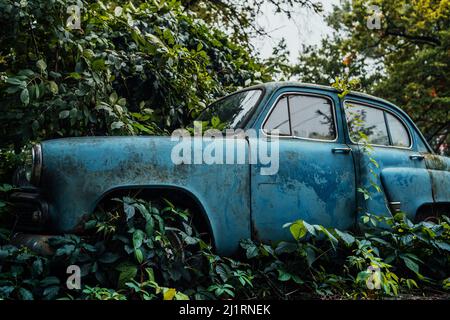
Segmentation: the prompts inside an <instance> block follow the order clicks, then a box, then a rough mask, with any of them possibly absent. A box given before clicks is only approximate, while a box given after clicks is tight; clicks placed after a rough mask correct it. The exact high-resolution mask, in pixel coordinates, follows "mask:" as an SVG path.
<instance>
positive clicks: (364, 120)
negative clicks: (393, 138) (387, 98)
mask: <svg viewBox="0 0 450 320" xmlns="http://www.w3.org/2000/svg"><path fill="white" fill-rule="evenodd" d="M345 116H346V118H347V123H348V128H349V131H350V138H351V139H352V141H353V142H363V141H364V139H365V137H367V142H368V143H371V144H377V145H385V146H388V145H389V137H388V133H387V127H386V122H385V121H384V114H383V110H380V109H375V108H371V107H368V106H365V105H360V104H357V103H353V102H351V103H350V102H346V103H345Z"/></svg>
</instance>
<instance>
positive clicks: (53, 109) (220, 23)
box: [0, 0, 450, 300]
mask: <svg viewBox="0 0 450 320" xmlns="http://www.w3.org/2000/svg"><path fill="white" fill-rule="evenodd" d="M269 2H270V3H271V5H272V6H273V7H274V8H275V10H277V12H278V13H279V14H285V15H286V16H287V17H289V16H290V12H291V10H292V8H294V7H295V6H298V5H302V6H307V7H310V8H312V9H314V10H315V11H320V10H321V6H320V4H319V3H318V2H316V1H309V0H271V1H269ZM264 3H265V1H264V0H252V1H246V2H241V1H234V0H221V1H214V2H213V3H209V1H206V0H205V1H202V0H198V1H196V0H180V1H177V0H171V1H156V0H155V1H108V0H105V1H101V2H91V1H75V0H33V1H31V0H30V1H26V0H21V1H13V0H0V124H1V126H0V135H1V137H2V139H1V140H0V181H1V182H10V181H11V176H12V172H13V170H14V169H15V168H16V167H17V165H18V164H19V163H20V162H21V161H23V159H22V153H21V151H22V150H23V148H25V147H27V146H28V145H29V144H30V143H32V142H35V141H39V140H41V139H49V138H57V137H67V136H86V135H122V134H165V133H167V132H169V131H170V130H171V129H173V128H178V127H180V126H184V125H186V124H187V123H188V122H190V121H191V120H192V119H193V118H194V117H195V116H196V114H197V113H198V112H199V111H200V110H201V109H203V108H204V107H205V105H206V104H207V103H209V102H211V101H212V100H214V99H215V98H217V97H219V96H222V95H224V94H225V93H228V92H231V91H233V90H235V89H237V88H239V87H242V86H247V85H250V84H252V83H258V82H262V81H268V80H270V79H271V78H272V76H274V77H284V78H285V79H286V78H288V77H290V76H294V77H299V78H301V79H302V80H303V81H308V82H317V83H321V84H329V83H330V82H332V81H334V79H336V77H340V76H342V75H346V77H345V80H348V79H351V81H349V82H348V83H350V84H354V83H357V82H358V83H359V85H360V88H361V89H362V90H365V91H369V92H370V93H375V94H378V95H380V96H382V97H386V98H387V99H388V100H391V101H393V102H395V103H397V104H399V105H400V106H401V107H402V108H404V109H405V110H406V111H407V112H408V113H409V114H410V115H411V116H412V117H413V118H414V120H416V121H417V122H418V124H419V125H420V126H421V128H422V129H423V130H424V132H425V133H426V134H427V136H428V138H429V140H430V141H431V142H432V143H433V145H434V147H435V148H436V149H438V148H440V147H441V148H442V146H444V145H445V141H448V139H449V110H450V108H449V100H448V99H449V92H448V90H449V89H448V88H447V83H448V76H449V72H448V71H449V70H448V61H449V59H448V58H449V56H448V54H449V52H450V51H449V48H448V26H449V23H448V22H449V21H448V19H449V2H448V1H431V2H430V1H420V0H417V1H413V2H411V3H410V2H407V1H397V2H392V1H383V0H377V1H374V4H377V5H379V6H380V7H381V9H382V12H383V20H382V21H383V24H382V29H379V30H377V31H373V32H367V29H365V28H364V26H365V22H366V20H365V19H366V17H367V15H369V14H370V13H369V11H368V9H367V7H366V6H365V5H364V3H363V1H357V0H354V1H352V2H351V3H350V2H349V1H343V2H342V5H341V6H339V7H336V8H335V11H334V13H333V14H332V15H331V16H330V17H329V24H330V26H331V27H333V28H334V30H335V31H336V33H335V34H334V35H332V36H329V37H327V38H326V39H325V40H324V41H323V43H322V46H320V47H305V49H304V54H303V55H302V56H301V58H300V62H299V63H298V65H296V66H290V65H289V62H288V56H287V52H286V43H285V42H284V41H281V42H280V43H279V45H278V46H277V47H276V48H275V49H274V54H273V56H272V57H271V58H269V59H268V60H266V61H261V60H260V59H259V58H258V57H255V56H253V55H252V54H250V53H249V52H252V51H251V50H250V48H251V46H250V43H249V39H250V38H251V37H252V36H253V35H254V34H263V33H264V30H262V29H260V28H259V27H258V26H257V25H256V23H255V17H256V15H257V14H260V12H261V10H262V6H263V5H264ZM72 5H78V7H79V8H80V20H79V21H78V20H77V16H76V14H75V15H73V16H71V15H70V14H69V12H70V10H69V11H68V8H69V7H70V6H72ZM207 5H210V6H209V7H208V6H207ZM405 17H408V18H407V19H406V18H405ZM74 19H75V20H74ZM77 21H78V22H79V23H80V25H79V28H78V27H75V28H73V25H72V23H75V22H77ZM75 24H76V23H75ZM71 26H72V27H71ZM342 60H343V62H342ZM356 80H358V81H356ZM348 83H347V82H346V81H341V80H339V79H338V81H336V82H335V86H336V87H337V88H339V89H342V90H343V91H344V94H345V92H347V89H348ZM447 143H448V142H447ZM13 191H14V187H13V186H11V185H10V184H1V185H0V218H1V217H3V216H6V215H9V214H10V210H9V206H8V194H10V193H11V192H13ZM363 191H364V192H369V191H367V190H363ZM360 192H361V191H360ZM115 201H116V204H117V205H116V206H115V207H113V208H110V209H108V210H104V211H98V212H96V214H95V215H94V216H92V217H91V220H90V221H87V222H86V225H85V229H86V230H87V231H88V232H87V234H85V235H83V236H79V235H64V236H59V237H56V238H54V239H52V240H51V241H50V247H51V250H52V252H53V254H52V255H43V254H40V253H38V252H32V251H30V250H29V249H26V248H18V247H16V246H14V245H12V244H11V239H10V238H11V234H12V231H13V230H9V229H1V231H0V298H1V299H55V298H60V299H168V300H170V299H188V298H189V299H228V298H248V299H249V298H274V297H276V298H279V299H294V298H311V297H317V298H328V297H334V298H336V297H337V298H378V297H390V296H398V295H403V294H410V293H413V294H416V295H424V296H429V295H433V294H435V293H445V292H447V290H448V289H449V288H450V280H449V276H450V275H449V274H448V270H450V266H449V258H450V255H449V252H450V226H449V223H450V221H449V220H448V218H446V217H442V219H441V221H439V222H438V223H436V224H433V223H427V222H421V223H418V224H413V223H412V222H411V221H409V220H408V219H407V218H406V217H405V216H403V215H402V214H398V215H396V216H395V217H390V218H380V217H376V216H373V215H370V214H367V215H365V216H364V217H363V221H362V223H364V224H365V225H366V229H365V230H364V231H363V232H359V233H356V232H355V233H350V232H343V231H340V230H336V229H326V228H324V227H322V226H318V225H309V224H308V223H307V222H305V221H296V222H293V223H291V224H288V225H286V226H284V227H285V228H289V230H290V232H291V234H292V236H293V241H292V243H286V242H282V243H279V244H276V245H274V246H268V245H265V244H261V243H257V242H254V241H251V240H243V241H242V242H241V252H240V254H239V255H237V256H235V257H232V258H230V257H221V256H218V255H216V254H215V253H214V251H213V250H212V248H211V244H210V243H209V241H208V237H206V236H205V235H203V234H199V231H198V230H196V228H195V225H193V224H192V218H193V215H194V216H195V212H194V213H193V212H189V211H187V210H184V208H183V206H181V207H180V206H178V205H177V206H175V205H173V204H172V203H170V202H169V201H161V200H159V201H149V200H148V199H145V200H141V199H134V198H121V199H115ZM380 225H384V226H387V228H380ZM281 227H282V226H280V228H281ZM69 265H78V266H80V268H81V275H82V278H81V279H82V281H81V284H82V288H81V289H80V290H70V289H68V288H67V286H66V279H67V277H68V274H67V272H66V271H67V267H68V266H69ZM368 267H370V268H369V269H368ZM378 284H379V285H380V287H379V289H376V290H372V289H373V288H372V289H371V288H369V287H371V286H375V287H378Z"/></svg>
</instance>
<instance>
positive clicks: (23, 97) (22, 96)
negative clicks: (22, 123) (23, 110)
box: [20, 88, 30, 105]
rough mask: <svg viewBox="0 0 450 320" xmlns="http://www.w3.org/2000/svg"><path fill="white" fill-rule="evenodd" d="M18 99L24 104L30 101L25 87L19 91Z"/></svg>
mask: <svg viewBox="0 0 450 320" xmlns="http://www.w3.org/2000/svg"><path fill="white" fill-rule="evenodd" d="M20 101H22V103H23V104H24V105H28V104H29V103H30V93H29V92H28V89H27V88H25V89H23V90H22V92H21V93H20Z"/></svg>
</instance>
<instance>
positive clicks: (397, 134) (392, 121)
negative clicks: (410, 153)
mask: <svg viewBox="0 0 450 320" xmlns="http://www.w3.org/2000/svg"><path fill="white" fill-rule="evenodd" d="M386 120H387V123H388V126H389V133H390V134H391V140H392V145H394V146H397V147H409V146H410V145H411V140H410V139H409V134H408V130H407V129H406V128H405V126H404V125H403V123H402V122H401V121H400V120H399V119H397V118H396V117H395V116H393V115H391V114H390V113H387V112H386Z"/></svg>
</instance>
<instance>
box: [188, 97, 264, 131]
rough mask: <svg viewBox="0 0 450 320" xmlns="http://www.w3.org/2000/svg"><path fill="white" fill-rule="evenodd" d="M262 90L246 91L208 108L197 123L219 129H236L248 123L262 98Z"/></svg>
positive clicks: (221, 100)
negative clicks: (205, 123) (203, 123)
mask: <svg viewBox="0 0 450 320" xmlns="http://www.w3.org/2000/svg"><path fill="white" fill-rule="evenodd" d="M261 94H262V90H261V89H256V90H246V91H241V92H237V93H233V94H231V95H229V96H227V97H225V98H223V99H220V100H218V101H216V102H214V103H212V104H211V105H210V106H208V107H207V108H206V109H205V110H204V111H203V112H202V113H201V114H200V116H199V117H198V118H197V120H196V121H202V122H207V125H208V126H211V127H214V128H217V129H228V128H230V129H236V128H241V126H242V125H243V124H244V123H245V122H246V120H247V118H248V117H249V116H250V115H251V114H252V112H253V110H254V109H255V107H256V104H257V102H258V100H259V98H260V97H261Z"/></svg>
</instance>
